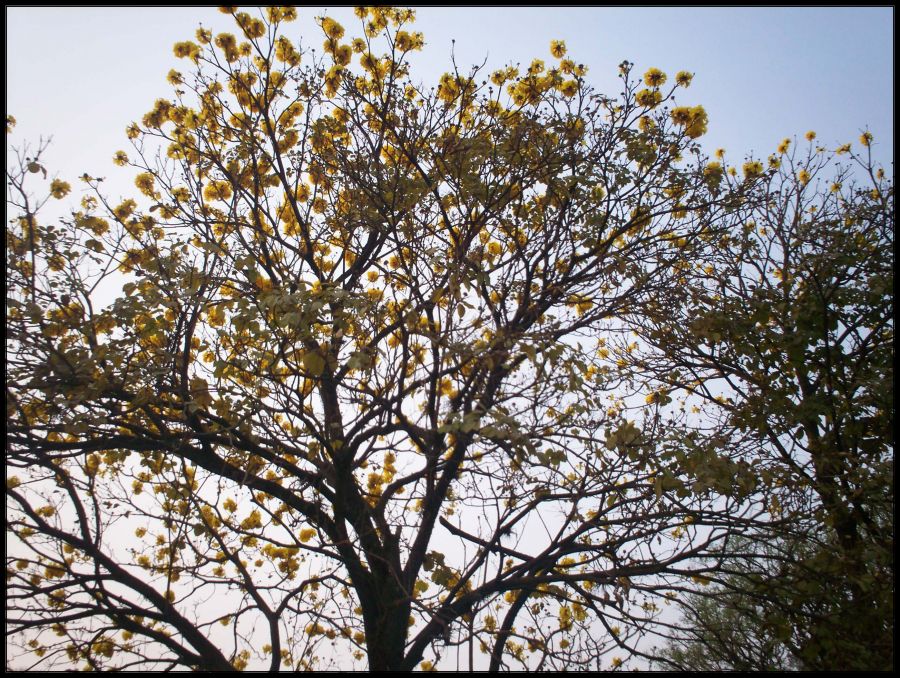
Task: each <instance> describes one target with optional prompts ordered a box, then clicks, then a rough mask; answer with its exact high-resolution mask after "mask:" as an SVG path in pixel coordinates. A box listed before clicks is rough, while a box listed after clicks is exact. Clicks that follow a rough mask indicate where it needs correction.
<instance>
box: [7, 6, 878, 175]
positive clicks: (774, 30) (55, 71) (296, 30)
mask: <svg viewBox="0 0 900 678" xmlns="http://www.w3.org/2000/svg"><path fill="white" fill-rule="evenodd" d="M322 11H323V10H322V9H321V8H302V9H301V10H300V15H301V21H298V22H297V23H294V24H292V25H290V26H289V28H288V35H290V36H291V37H294V38H296V37H299V36H305V38H306V40H305V42H306V44H308V45H310V46H313V47H319V46H320V45H321V41H322V38H321V33H320V31H319V29H318V28H314V27H313V26H312V17H313V16H315V15H317V14H320V13H321V12H322ZM6 12H7V66H6V69H7V85H6V94H7V112H8V113H11V114H13V115H14V116H16V118H17V119H18V122H19V125H18V127H17V129H16V134H15V135H14V136H13V137H12V138H11V139H10V140H9V141H12V142H14V143H18V142H20V141H22V140H26V139H27V140H32V141H33V140H37V138H38V136H39V135H41V134H43V135H53V137H54V145H53V148H52V151H51V153H50V155H49V156H48V157H47V160H48V161H49V163H50V165H51V171H54V170H55V171H57V172H59V173H60V175H62V176H63V177H64V178H69V177H74V176H77V175H79V174H81V173H82V172H85V171H87V172H89V173H92V174H101V175H106V176H108V177H109V179H114V178H115V177H116V176H122V175H121V173H122V172H123V170H118V169H117V168H115V167H113V166H112V165H111V163H110V157H111V156H112V154H113V152H115V151H116V150H117V149H119V148H125V149H127V147H128V143H127V140H126V139H125V136H124V128H125V126H126V125H127V124H128V123H129V122H131V121H132V120H138V119H140V117H141V116H142V115H143V113H144V112H146V111H147V110H148V109H149V108H150V107H151V106H152V103H153V101H154V100H155V99H156V98H158V97H161V96H168V95H169V93H170V91H171V90H170V87H169V85H168V84H167V83H166V82H165V76H166V73H167V72H168V70H169V69H170V68H173V67H179V68H181V69H182V70H185V69H186V68H187V66H188V65H189V64H187V63H185V62H183V61H179V60H177V59H176V58H175V57H174V56H173V54H172V49H171V48H172V45H173V43H175V42H176V41H178V40H184V39H187V38H190V37H192V36H193V33H194V30H195V29H196V27H197V25H198V24H199V23H200V22H202V23H203V24H204V25H205V26H207V27H211V28H213V30H234V27H233V23H232V20H231V18H230V17H227V16H224V15H222V14H220V13H219V12H218V11H217V10H216V9H215V8H213V7H178V8H173V7H164V8H161V7H157V8H147V7H144V8H126V7H120V8H106V7H104V8H99V7H87V8H79V7H64V8H63V7H55V8H47V7H44V8H31V7H27V8H26V7H17V8H7V10H6ZM329 13H330V14H331V15H332V16H334V17H335V18H337V19H338V20H341V21H342V22H343V23H344V24H345V26H346V27H347V29H348V33H351V34H352V33H354V29H355V27H356V26H357V25H358V24H357V21H356V19H355V18H354V17H352V13H351V10H350V8H336V9H332V10H329ZM416 28H417V29H418V30H421V31H423V32H424V33H425V39H426V41H427V45H426V48H425V51H424V52H423V54H421V55H418V58H417V60H416V61H415V62H414V70H413V76H414V78H416V79H421V80H423V81H424V82H427V83H434V82H436V79H437V78H438V77H439V75H440V74H441V73H442V72H444V71H445V70H448V68H449V65H450V54H451V39H455V41H456V43H455V53H456V58H457V63H458V64H459V65H460V67H462V68H466V67H468V66H469V65H471V64H473V63H476V62H477V63H481V62H482V61H483V60H484V59H485V58H487V59H488V64H487V67H488V72H490V69H491V68H495V67H498V66H501V65H504V64H505V63H507V62H516V61H519V62H523V63H528V62H529V61H530V60H531V59H532V58H534V57H540V58H543V59H545V60H547V61H548V62H549V61H550V57H549V53H548V45H549V41H550V40H551V39H562V40H565V41H566V43H567V45H568V48H569V55H570V56H571V57H572V58H574V59H575V60H577V61H579V62H581V63H584V64H586V65H588V66H589V67H590V72H589V74H588V78H589V79H590V80H591V82H592V83H593V84H594V85H595V86H597V87H598V89H600V90H601V91H603V92H605V93H608V94H617V93H618V92H619V91H620V89H621V88H620V87H619V85H620V83H619V81H618V80H617V78H616V72H617V66H618V64H619V63H620V62H621V61H622V60H623V59H628V60H629V61H632V62H634V63H635V64H636V66H635V70H636V71H637V72H638V73H643V72H644V71H645V70H646V69H647V68H649V67H651V66H656V67H658V68H661V69H663V70H664V71H666V72H669V73H674V72H676V71H678V70H682V69H684V70H689V71H693V72H694V73H695V74H696V75H695V79H694V83H693V85H692V86H691V88H690V89H689V90H687V91H686V92H684V93H683V94H682V96H681V99H680V102H681V103H683V104H690V105H696V104H703V105H704V106H705V107H706V109H707V111H708V113H709V118H710V124H709V133H708V135H707V136H706V137H704V138H703V139H702V141H703V143H704V146H705V147H706V148H707V150H708V152H710V153H711V152H712V151H713V150H714V149H715V148H717V147H720V146H724V147H725V148H727V149H728V152H729V158H730V159H731V160H732V161H733V162H738V161H739V160H740V159H741V158H742V157H743V156H744V155H745V154H747V153H751V152H752V153H754V154H755V155H757V156H765V155H767V154H768V153H770V152H771V151H772V150H773V149H774V147H775V146H776V145H777V144H778V142H779V141H780V140H781V139H782V138H783V137H785V136H793V135H797V136H798V137H800V136H802V135H803V134H804V133H805V132H806V131H807V130H809V129H813V130H815V131H816V132H817V133H818V135H819V140H820V141H821V142H822V143H824V144H826V145H832V144H838V143H842V142H846V141H853V142H855V141H856V139H857V138H858V137H859V134H860V131H861V130H862V129H864V128H865V127H868V128H869V129H870V130H871V131H872V133H873V134H874V135H875V140H876V146H875V154H876V157H877V159H878V160H879V161H880V162H882V163H885V164H886V165H889V163H891V162H892V161H893V114H894V108H893V59H892V57H893V8H891V7H868V8H866V7H855V8H849V7H844V8H840V7H838V8H783V7H781V8H780V7H768V8H737V9H735V8H698V7H693V8H678V7H666V8H661V7H645V8H638V7H631V8H622V7H617V8H610V7H577V8H576V7H554V8H547V7H529V8H514V7H503V8H499V7H492V8H477V9H476V8H423V9H419V10H418V21H417V26H416ZM888 171H889V172H890V171H891V170H890V168H889V167H888ZM123 178H124V177H123ZM122 190H123V191H125V192H127V191H128V190H129V188H128V187H127V186H125V187H124V188H123V189H122Z"/></svg>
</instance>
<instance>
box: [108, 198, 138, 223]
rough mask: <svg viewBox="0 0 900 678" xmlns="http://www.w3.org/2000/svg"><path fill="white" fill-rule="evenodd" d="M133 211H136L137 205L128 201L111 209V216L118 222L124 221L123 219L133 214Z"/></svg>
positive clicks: (132, 201)
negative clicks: (113, 215) (114, 216)
mask: <svg viewBox="0 0 900 678" xmlns="http://www.w3.org/2000/svg"><path fill="white" fill-rule="evenodd" d="M135 209H137V203H136V202H135V201H134V200H130V199H129V200H125V201H124V202H123V203H122V204H121V205H119V206H118V207H116V208H115V209H113V214H115V215H116V217H117V218H118V219H119V220H120V221H125V219H127V218H128V217H130V216H131V215H132V214H133V213H134V210H135Z"/></svg>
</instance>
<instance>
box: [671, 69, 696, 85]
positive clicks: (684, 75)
mask: <svg viewBox="0 0 900 678" xmlns="http://www.w3.org/2000/svg"><path fill="white" fill-rule="evenodd" d="M693 79H694V74H693V73H688V72H687V71H678V73H676V74H675V82H676V83H678V84H679V85H681V86H682V87H690V86H691V80H693Z"/></svg>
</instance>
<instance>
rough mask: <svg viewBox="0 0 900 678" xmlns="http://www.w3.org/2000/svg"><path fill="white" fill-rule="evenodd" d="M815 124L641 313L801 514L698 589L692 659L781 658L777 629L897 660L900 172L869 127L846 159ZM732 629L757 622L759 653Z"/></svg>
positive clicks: (731, 434) (880, 660) (653, 366)
mask: <svg viewBox="0 0 900 678" xmlns="http://www.w3.org/2000/svg"><path fill="white" fill-rule="evenodd" d="M807 139H808V141H809V146H808V150H807V151H806V152H805V153H803V152H800V151H799V150H797V149H793V150H792V148H791V147H792V143H791V141H790V140H785V141H783V142H782V144H781V147H780V148H779V153H778V155H776V156H773V157H772V158H771V159H770V163H771V168H772V169H771V171H770V175H771V176H770V178H769V180H768V182H767V184H766V185H764V186H762V190H763V191H764V194H765V196H766V200H765V202H761V201H750V202H748V203H747V205H748V208H747V209H746V210H744V209H742V210H741V212H742V215H741V218H740V219H738V220H737V221H736V222H735V223H736V228H735V229H734V230H733V231H732V233H730V234H729V235H728V236H727V238H728V239H727V240H726V241H724V242H723V241H719V242H717V243H697V246H696V248H695V249H694V251H693V253H692V256H693V258H694V259H695V261H696V262H697V266H699V267H700V268H701V269H703V271H704V275H701V276H696V277H692V278H690V279H689V280H688V281H686V284H685V285H684V286H683V287H682V288H681V294H680V295H679V296H678V297H677V299H678V301H679V302H680V303H676V304H670V305H669V306H668V307H667V308H666V312H665V313H664V314H663V313H656V314H644V315H642V316H641V317H640V318H635V324H637V325H642V326H643V329H642V330H641V331H640V335H641V337H642V338H643V339H644V340H645V345H646V346H649V347H651V348H650V349H649V350H648V352H647V353H645V354H643V355H640V356H636V357H635V364H634V365H633V369H635V370H640V371H642V373H643V374H645V375H647V376H648V377H649V376H650V375H653V377H656V378H657V379H658V380H659V379H662V380H663V381H664V384H663V385H662V386H660V387H659V388H665V389H670V390H671V389H674V390H679V391H684V390H687V391H689V392H691V393H692V394H693V395H694V396H695V398H696V399H697V400H698V401H701V402H702V403H704V407H711V408H713V410H715V411H717V412H718V413H719V422H720V423H719V425H718V426H716V427H715V428H714V429H713V430H712V431H711V433H708V434H707V437H711V438H713V439H715V440H716V441H717V443H718V444H721V445H725V446H727V447H730V448H737V447H743V448H744V449H745V450H746V452H745V458H747V459H752V464H753V468H754V473H755V474H757V475H758V477H759V480H760V481H761V485H762V486H763V488H765V489H764V492H765V493H766V494H767V495H768V497H769V499H768V503H769V510H770V512H771V514H772V515H773V516H784V517H787V518H788V523H787V525H788V526H789V529H788V530H781V529H779V530H776V531H775V532H772V531H771V530H769V529H767V530H765V531H764V532H763V533H761V534H759V535H756V536H755V537H754V538H755V539H757V540H759V541H758V543H757V545H756V546H754V547H753V548H752V549H751V550H755V552H756V553H757V554H758V555H759V556H761V559H757V560H756V565H751V566H748V564H747V563H748V562H753V560H750V561H735V560H731V562H730V566H729V567H730V568H731V569H733V570H734V573H733V574H731V575H729V576H727V577H725V579H724V580H723V586H722V587H720V588H718V589H717V590H716V591H715V594H716V595H715V597H713V596H711V594H710V593H709V592H707V593H705V594H702V595H700V594H697V595H695V596H694V597H693V598H692V600H693V603H695V605H692V606H689V607H688V608H687V609H686V613H687V616H688V618H689V619H690V620H692V621H694V622H695V626H694V628H695V629H696V633H697V634H698V636H699V637H698V638H694V639H692V640H690V641H689V642H687V643H686V644H682V645H679V644H678V643H676V644H675V645H674V646H672V647H670V652H669V657H670V658H674V659H676V660H677V661H678V662H679V663H681V662H682V661H683V660H685V659H686V658H696V657H697V655H698V654H705V656H706V657H707V658H709V659H710V660H711V661H713V662H716V665H718V666H719V667H720V668H721V667H722V664H721V662H723V661H724V662H725V666H726V667H729V668H734V669H747V668H754V669H757V670H760V669H766V668H771V665H770V664H767V663H766V662H768V661H769V659H767V657H773V656H777V654H778V653H776V655H772V654H771V653H770V652H768V649H770V648H771V646H772V644H773V643H776V644H778V645H781V646H782V650H781V651H780V652H784V651H786V652H787V656H788V657H789V658H790V660H791V662H792V663H793V665H795V666H800V667H803V668H805V669H807V670H829V669H831V670H834V669H837V668H842V669H857V670H862V669H870V670H871V669H874V670H886V669H888V668H890V667H892V666H893V603H892V601H893V590H894V584H893V445H894V437H893V411H894V410H893V378H894V372H893V360H894V350H893V345H894V334H893V332H894V326H893V267H894V254H893V252H894V248H893V244H894V220H893V215H894V212H893V184H892V182H890V181H889V180H887V179H886V178H885V176H884V172H883V171H881V170H876V169H875V168H873V164H872V160H871V154H870V145H871V143H872V136H871V134H870V133H868V132H866V133H864V134H863V135H862V136H861V137H860V144H861V146H862V151H861V152H860V153H855V152H853V151H852V150H851V146H850V145H849V144H848V145H845V146H842V147H840V148H839V149H837V151H836V154H837V156H840V155H845V154H846V155H847V156H848V157H849V158H850V160H851V163H850V164H848V165H843V166H838V167H837V168H836V169H834V172H835V173H834V174H832V173H831V168H832V165H833V161H834V160H835V158H836V157H837V156H836V155H834V154H832V153H829V152H826V151H825V149H824V148H822V147H820V146H818V145H816V144H815V143H814V139H815V135H814V134H813V133H809V134H808V135H807ZM854 167H855V169H856V172H855V173H854V172H853V169H854ZM854 177H855V178H854ZM704 421H707V422H708V421H709V418H705V419H704ZM697 437H699V436H697ZM717 606H718V607H717ZM748 625H749V626H748ZM723 628H730V629H734V628H740V629H751V630H752V632H751V633H748V634H747V638H748V639H749V638H753V637H756V638H757V641H758V642H756V643H750V645H755V647H750V648H746V647H745V648H742V649H749V651H750V652H749V653H753V652H754V651H755V653H756V655H757V657H756V660H759V661H757V663H756V665H753V662H754V661H756V660H752V659H748V656H737V655H735V652H736V651H737V650H736V649H735V648H733V647H728V645H729V642H725V641H724V639H723V638H722V637H721V633H720V632H721V630H722V629H723ZM749 653H748V655H749ZM748 662H749V663H748ZM785 665H788V663H785Z"/></svg>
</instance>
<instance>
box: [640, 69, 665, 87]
mask: <svg viewBox="0 0 900 678" xmlns="http://www.w3.org/2000/svg"><path fill="white" fill-rule="evenodd" d="M644 83H645V84H646V85H647V87H662V86H663V85H664V84H666V74H665V73H663V72H662V71H661V70H659V69H658V68H651V69H650V70H648V71H647V72H646V73H644Z"/></svg>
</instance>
